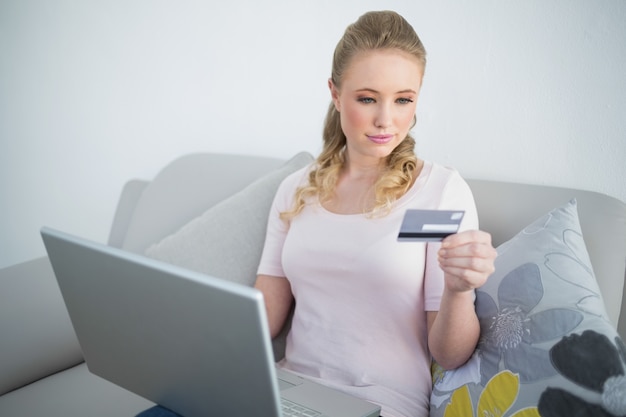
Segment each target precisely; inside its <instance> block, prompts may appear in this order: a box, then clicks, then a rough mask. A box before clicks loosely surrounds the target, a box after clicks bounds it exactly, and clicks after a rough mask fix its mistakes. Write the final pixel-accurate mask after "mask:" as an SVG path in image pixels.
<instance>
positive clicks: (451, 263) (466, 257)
mask: <svg viewBox="0 0 626 417" xmlns="http://www.w3.org/2000/svg"><path fill="white" fill-rule="evenodd" d="M496 255H497V252H496V250H495V249H494V248H493V246H492V244H491V235H490V234H489V233H487V232H483V231H480V230H467V231H464V232H460V233H456V234H453V235H450V236H448V237H446V238H445V239H444V240H443V241H442V242H441V249H440V250H439V253H438V257H439V265H440V266H441V269H443V271H444V274H445V282H446V287H447V289H449V290H451V291H454V292H464V291H470V290H473V289H475V288H479V287H481V286H482V285H483V284H484V283H485V282H487V278H489V276H490V275H491V274H492V273H493V271H494V270H495V268H494V260H495V259H496Z"/></svg>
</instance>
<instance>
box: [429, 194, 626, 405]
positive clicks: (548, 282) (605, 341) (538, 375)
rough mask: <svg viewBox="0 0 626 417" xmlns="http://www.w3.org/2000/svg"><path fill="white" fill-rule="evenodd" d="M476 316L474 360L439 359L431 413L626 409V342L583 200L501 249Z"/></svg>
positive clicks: (479, 292)
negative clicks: (586, 225) (594, 255)
mask: <svg viewBox="0 0 626 417" xmlns="http://www.w3.org/2000/svg"><path fill="white" fill-rule="evenodd" d="M476 313H477V315H478V317H479V320H480V326H481V337H480V341H479V344H478V347H477V348H476V351H475V352H474V355H473V356H472V358H471V359H470V360H469V361H468V362H467V363H466V364H465V365H463V366H462V367H460V368H458V369H455V370H453V371H444V370H443V369H441V368H440V367H438V366H437V365H436V364H433V383H434V385H433V392H432V395H431V412H430V415H431V417H435V416H444V417H447V416H484V415H502V416H511V417H529V416H539V415H541V416H542V417H556V416H563V417H564V416H572V415H577V416H581V417H586V416H589V417H591V416H626V347H625V346H624V343H623V342H622V340H621V339H620V338H619V336H618V334H617V331H616V330H615V329H614V327H613V326H612V324H611V323H610V322H609V319H608V317H607V314H606V311H605V308H604V304H603V302H602V297H601V294H600V290H599V288H598V285H597V283H596V280H595V277H594V273H593V269H592V266H591V262H590V260H589V255H588V254H587V249H586V247H585V242H584V239H583V235H582V232H581V229H580V224H579V221H578V212H577V206H576V201H575V200H572V201H570V202H569V203H567V204H565V205H563V206H561V207H558V208H555V209H554V210H552V211H551V212H550V213H548V214H546V215H545V216H543V217H541V218H539V219H537V220H536V221H535V222H533V223H532V224H530V225H529V226H527V227H526V228H525V229H524V230H522V231H521V232H520V233H518V234H517V235H516V236H515V237H513V238H512V239H511V240H509V241H508V242H506V243H504V244H502V245H500V246H499V247H498V257H497V259H496V272H495V273H494V274H493V275H492V276H491V277H490V278H489V280H488V281H487V283H486V284H485V285H484V286H483V287H482V288H480V289H478V290H477V291H476ZM574 411H575V412H574Z"/></svg>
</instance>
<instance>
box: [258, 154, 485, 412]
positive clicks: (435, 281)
mask: <svg viewBox="0 0 626 417" xmlns="http://www.w3.org/2000/svg"><path fill="white" fill-rule="evenodd" d="M309 170H310V167H309V168H305V169H302V170H300V171H298V172H296V173H294V174H292V175H290V176H289V177H287V178H286V179H285V180H284V181H283V183H282V184H281V186H280V188H279V189H278V191H277V193H276V197H275V199H274V204H273V206H272V209H271V212H270V218H269V223H268V232H267V237H266V242H265V247H264V250H263V255H262V258H261V263H260V266H259V270H258V273H259V274H263V275H272V276H279V277H287V279H289V282H290V284H291V289H292V292H293V295H294V297H295V300H296V308H295V312H294V317H293V322H292V327H291V331H290V333H289V335H288V336H287V347H286V354H285V358H284V359H283V360H282V361H281V362H280V366H281V367H283V368H284V369H287V370H290V371H293V372H296V373H298V374H300V375H303V376H305V377H308V378H309V379H313V380H315V381H317V382H320V383H322V384H324V385H327V386H331V387H333V388H337V389H339V390H341V391H344V392H348V393H350V394H353V395H355V396H358V397H361V398H364V399H366V400H369V401H372V402H374V403H377V404H380V405H381V406H382V415H383V416H385V417H415V416H426V415H428V401H429V395H430V390H431V376H430V354H429V352H428V347H427V328H426V311H437V310H439V303H440V300H441V294H442V292H443V272H442V271H441V269H440V268H439V266H438V264H437V249H438V247H439V243H428V244H426V243H421V242H398V241H397V235H398V231H399V229H400V223H401V222H402V217H403V216H404V212H405V210H406V209H408V208H423V209H451V210H465V212H466V213H465V217H464V219H463V223H462V225H461V228H462V229H464V230H465V229H477V228H478V219H477V215H476V208H475V205H474V199H473V197H472V193H471V191H470V189H469V186H468V185H467V183H466V182H465V181H464V180H463V179H462V178H461V176H460V175H459V174H458V172H457V171H455V170H453V169H450V168H446V167H443V166H441V165H437V164H433V163H430V162H426V163H425V165H424V167H423V169H422V171H421V173H420V175H419V177H418V178H417V180H416V182H415V184H414V185H413V187H412V188H411V189H410V190H409V191H408V192H407V193H406V194H405V195H404V196H403V197H402V198H400V199H399V200H398V201H397V202H396V204H395V205H394V208H393V210H392V211H391V213H389V214H388V215H386V216H385V217H379V218H370V217H368V216H366V215H363V214H348V215H345V214H336V213H332V212H330V211H328V210H326V209H324V208H323V207H322V206H321V205H320V204H319V202H314V203H311V204H308V205H307V206H306V207H305V208H304V209H303V211H302V212H301V213H300V214H299V215H298V216H296V217H295V218H294V219H293V220H292V221H291V223H290V225H287V224H286V223H285V222H283V221H282V220H280V219H279V217H278V216H279V213H280V212H282V211H287V210H289V209H291V208H292V204H293V198H294V193H295V190H296V188H297V187H298V186H300V185H301V184H303V183H304V182H305V181H307V174H308V172H309Z"/></svg>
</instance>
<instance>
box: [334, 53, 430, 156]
mask: <svg viewBox="0 0 626 417" xmlns="http://www.w3.org/2000/svg"><path fill="white" fill-rule="evenodd" d="M422 75H423V69H422V67H421V65H420V64H419V63H418V61H417V60H416V59H415V58H414V57H412V56H411V55H409V54H407V53H405V52H403V51H400V50H396V49H383V50H372V51H366V52H361V53H359V54H357V55H356V56H355V57H354V58H352V61H351V62H350V64H349V65H348V67H347V69H346V71H345V72H344V75H343V79H342V80H341V88H340V89H339V88H338V87H337V86H336V85H334V84H333V82H332V80H329V87H330V90H331V95H332V99H333V102H334V104H335V108H336V109H337V111H339V113H340V118H341V128H342V130H343V132H344V134H345V135H346V138H347V145H346V146H347V150H348V152H347V155H348V158H350V159H351V160H352V159H353V158H366V159H371V160H373V161H374V162H378V160H380V159H381V158H385V157H386V156H388V155H389V154H390V153H391V151H392V150H393V149H394V148H395V147H396V146H398V144H400V142H402V140H404V138H405V137H406V136H407V134H408V132H409V129H410V128H411V125H412V123H413V116H414V115H415V107H416V105H417V96H418V94H419V90H420V87H421V84H422Z"/></svg>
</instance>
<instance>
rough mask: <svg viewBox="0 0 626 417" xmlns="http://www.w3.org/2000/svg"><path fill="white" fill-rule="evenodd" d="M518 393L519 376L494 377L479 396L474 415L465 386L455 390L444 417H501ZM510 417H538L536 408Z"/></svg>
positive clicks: (523, 410)
mask: <svg viewBox="0 0 626 417" xmlns="http://www.w3.org/2000/svg"><path fill="white" fill-rule="evenodd" d="M518 392H519V376H518V375H516V374H514V373H512V372H511V371H502V372H500V373H498V374H496V375H494V376H493V377H492V378H491V379H490V380H489V382H487V385H486V386H485V389H484V390H483V392H482V393H481V394H480V398H479V399H478V406H477V407H476V413H474V407H473V405H472V399H471V397H470V394H469V389H468V388H467V385H464V386H462V387H461V388H459V389H457V390H455V391H454V392H453V393H452V396H451V397H450V403H449V404H448V405H447V407H446V411H445V413H444V417H502V416H504V414H505V413H506V412H507V411H508V410H509V409H510V408H511V406H512V405H513V403H514V402H515V400H516V399H517V394H518ZM511 417H540V416H539V412H538V411H537V407H528V408H524V409H521V410H518V411H516V412H514V413H513V414H512V415H511Z"/></svg>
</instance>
